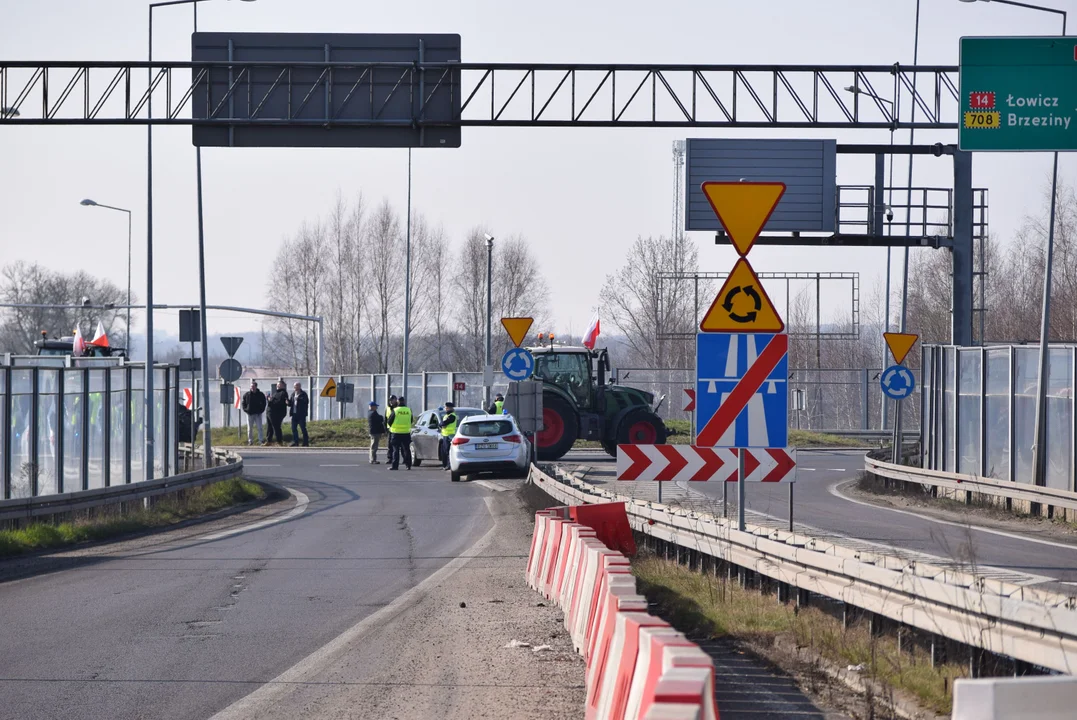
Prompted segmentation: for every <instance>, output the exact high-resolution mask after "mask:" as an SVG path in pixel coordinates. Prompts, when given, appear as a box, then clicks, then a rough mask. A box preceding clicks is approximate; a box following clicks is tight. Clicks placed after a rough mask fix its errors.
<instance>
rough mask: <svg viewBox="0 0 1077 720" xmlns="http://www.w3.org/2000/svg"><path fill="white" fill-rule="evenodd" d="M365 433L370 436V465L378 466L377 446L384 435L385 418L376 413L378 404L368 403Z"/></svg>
mask: <svg viewBox="0 0 1077 720" xmlns="http://www.w3.org/2000/svg"><path fill="white" fill-rule="evenodd" d="M366 422H367V432H368V433H369V434H370V464H371V465H380V464H381V463H379V462H378V446H380V445H381V439H382V437H383V436H384V435H385V416H384V415H382V414H381V412H379V411H378V404H377V403H376V402H374V401H373V400H371V401H370V413H369V414H368V415H367V416H366Z"/></svg>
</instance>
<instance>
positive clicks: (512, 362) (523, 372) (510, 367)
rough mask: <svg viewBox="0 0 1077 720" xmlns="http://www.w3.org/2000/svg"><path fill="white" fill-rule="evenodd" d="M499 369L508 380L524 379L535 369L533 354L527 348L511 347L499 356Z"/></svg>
mask: <svg viewBox="0 0 1077 720" xmlns="http://www.w3.org/2000/svg"><path fill="white" fill-rule="evenodd" d="M501 371H502V372H504V373H505V377H507V378H508V379H509V380H526V379H527V378H529V377H531V373H533V372H534V371H535V356H534V355H532V354H531V351H529V350H528V349H527V348H512V349H511V350H509V351H508V352H507V353H505V356H504V357H502V358H501Z"/></svg>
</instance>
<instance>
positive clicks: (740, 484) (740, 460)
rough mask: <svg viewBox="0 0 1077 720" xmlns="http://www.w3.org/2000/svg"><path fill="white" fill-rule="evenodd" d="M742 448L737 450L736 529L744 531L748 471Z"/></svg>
mask: <svg viewBox="0 0 1077 720" xmlns="http://www.w3.org/2000/svg"><path fill="white" fill-rule="evenodd" d="M744 457H745V454H744V448H741V449H740V450H738V451H737V529H738V530H740V531H741V532H744V527H745V526H744V486H745V485H747V484H748V483H746V482H744V481H745V479H746V478H747V477H748V473H747V472H745V470H744Z"/></svg>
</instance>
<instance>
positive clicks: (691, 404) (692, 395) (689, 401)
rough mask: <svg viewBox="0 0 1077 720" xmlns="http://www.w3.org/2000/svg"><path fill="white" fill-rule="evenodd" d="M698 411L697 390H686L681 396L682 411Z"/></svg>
mask: <svg viewBox="0 0 1077 720" xmlns="http://www.w3.org/2000/svg"><path fill="white" fill-rule="evenodd" d="M695 409H696V389H695V388H684V389H683V393H682V395H681V410H684V411H685V412H692V411H693V410H695Z"/></svg>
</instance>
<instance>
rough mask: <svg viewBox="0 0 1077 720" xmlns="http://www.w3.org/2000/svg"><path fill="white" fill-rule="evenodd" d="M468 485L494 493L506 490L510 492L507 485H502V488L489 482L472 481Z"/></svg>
mask: <svg viewBox="0 0 1077 720" xmlns="http://www.w3.org/2000/svg"><path fill="white" fill-rule="evenodd" d="M469 484H470V485H480V486H482V487H484V488H486V489H487V490H493V491H494V492H505V491H506V490H511V489H512V488H511V487H509V486H508V485H504V486H502V485H497V484H495V483H492V482H490V481H489V480H472V481H471V482H470V483H469Z"/></svg>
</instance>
